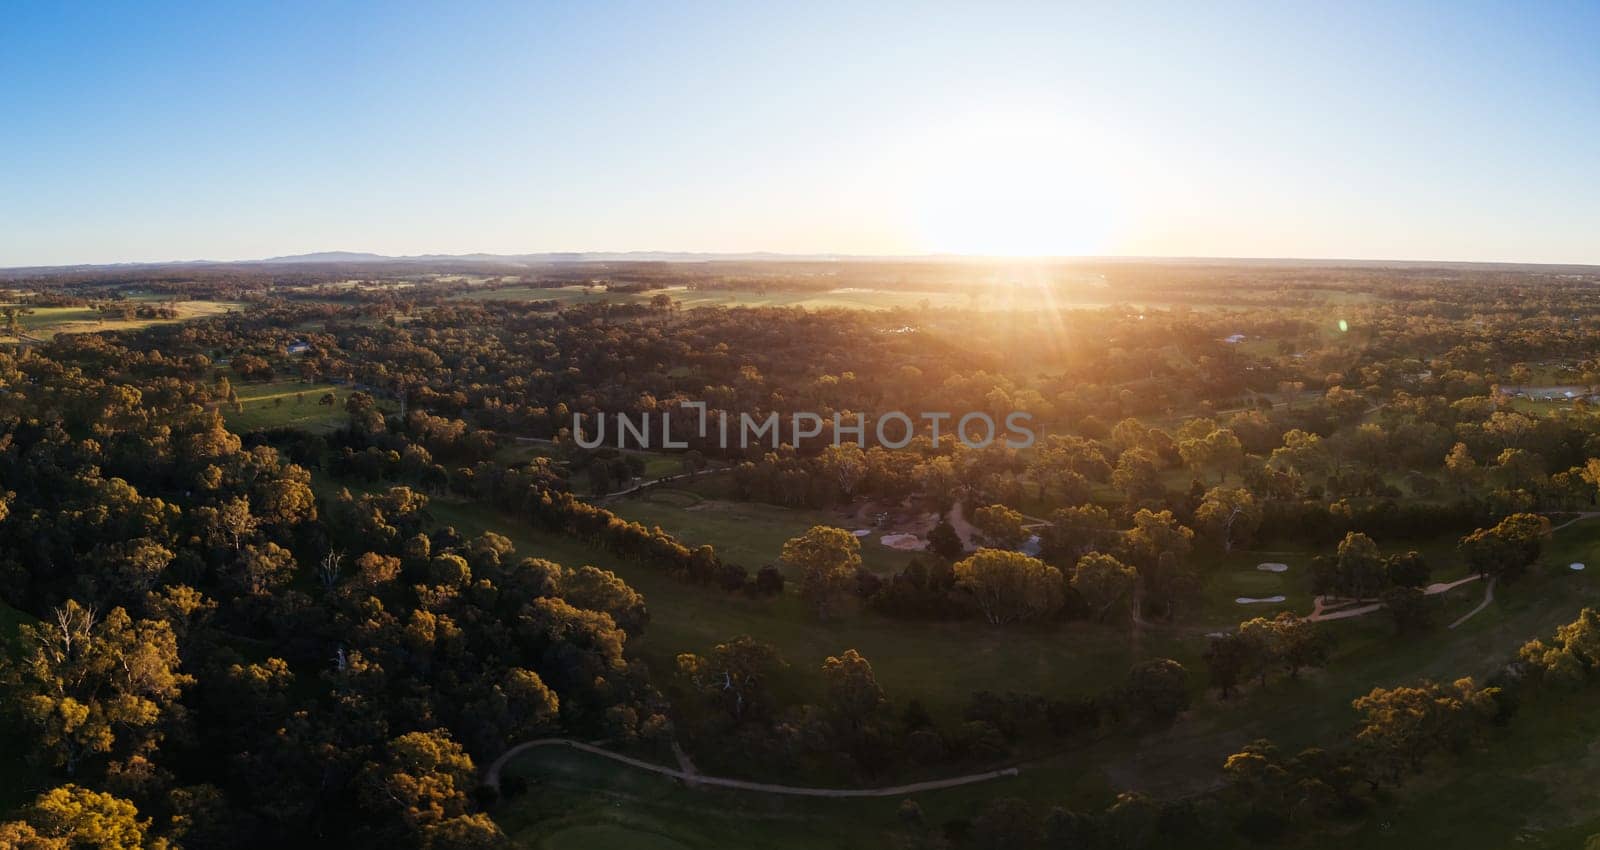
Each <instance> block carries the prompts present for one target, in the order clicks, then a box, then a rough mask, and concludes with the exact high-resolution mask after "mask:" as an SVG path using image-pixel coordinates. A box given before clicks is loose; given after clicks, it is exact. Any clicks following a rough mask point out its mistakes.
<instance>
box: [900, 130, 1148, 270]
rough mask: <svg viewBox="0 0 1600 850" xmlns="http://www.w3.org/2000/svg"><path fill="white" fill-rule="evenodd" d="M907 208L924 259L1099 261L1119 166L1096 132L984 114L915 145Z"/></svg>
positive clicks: (1114, 213) (1113, 216)
mask: <svg viewBox="0 0 1600 850" xmlns="http://www.w3.org/2000/svg"><path fill="white" fill-rule="evenodd" d="M914 159H915V161H916V163H915V168H914V172H913V173H914V174H915V177H914V178H913V185H911V186H909V187H908V192H907V198H908V200H909V201H911V203H912V209H911V210H910V211H909V212H910V213H911V216H912V219H913V222H914V225H913V226H914V228H915V231H916V238H917V240H918V241H919V242H920V243H921V245H922V247H923V249H924V250H928V251H933V252H943V253H957V254H983V255H993V256H1066V255H1084V254H1096V253H1104V252H1106V250H1107V248H1108V247H1109V246H1110V244H1111V237H1112V234H1113V230H1114V228H1115V225H1116V223H1117V219H1118V218H1119V217H1120V215H1121V209H1120V201H1121V197H1122V196H1121V195H1120V194H1119V192H1118V187H1117V183H1118V180H1117V179H1116V178H1117V172H1119V171H1124V169H1123V168H1122V167H1121V166H1123V165H1125V164H1126V163H1125V161H1124V160H1123V159H1122V158H1121V157H1120V155H1119V153H1118V152H1117V151H1115V149H1114V148H1113V147H1112V146H1111V145H1109V144H1108V143H1107V142H1106V141H1105V140H1104V139H1102V138H1100V137H1099V136H1098V135H1097V133H1096V132H1095V131H1094V130H1093V128H1090V127H1087V126H1079V125H1074V124H1073V123H1071V122H1068V121H1065V120H1060V119H1055V118H1051V117H1048V116H1040V115H1033V114H1015V113H1006V114H983V115H975V116H971V117H969V118H967V119H964V120H962V121H961V122H959V123H953V124H951V125H950V126H948V127H947V128H945V129H944V130H943V131H942V132H939V133H937V134H931V135H930V136H928V137H926V138H925V139H923V140H922V141H921V142H920V143H919V145H918V151H917V155H916V156H915V157H914Z"/></svg>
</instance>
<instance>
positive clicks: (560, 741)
mask: <svg viewBox="0 0 1600 850" xmlns="http://www.w3.org/2000/svg"><path fill="white" fill-rule="evenodd" d="M534 747H570V748H572V749H574V750H581V751H583V752H586V753H590V754H592V755H597V756H600V757H601V758H606V759H610V760H612V761H616V762H621V763H623V764H625V765H628V766H629V767H636V768H638V769H640V770H647V771H650V772H651V773H658V774H660V775H662V776H670V777H672V778H673V779H677V780H679V781H682V782H685V783H688V784H691V785H715V786H717V787H720V788H736V789H739V790H741V791H755V792H758V793H762V794H787V795H789V796H792V797H899V796H903V795H906V794H918V793H921V792H923V791H937V790H939V789H941V788H955V787H957V786H960V785H971V784H973V783H976V782H988V781H990V780H992V779H1002V778H1005V777H1007V776H1016V775H1017V769H1016V768H1014V767H1007V768H1002V769H1000V770H991V771H989V772H987V773H969V774H967V775H965V776H952V777H950V778H948V779H930V780H928V781H926V782H913V783H910V784H909V785H892V786H889V787H887V788H804V787H799V786H795V785H772V784H769V783H766V782H746V781H745V780H743V779H724V778H722V777H720V776H706V775H705V774H702V773H698V772H694V771H692V770H688V771H685V770H679V769H676V768H671V767H666V766H663V765H659V764H655V763H653V762H648V761H645V760H643V759H636V758H633V757H632V756H625V755H622V754H621V753H614V752H612V751H610V750H607V749H604V748H602V747H597V746H595V745H594V744H585V743H584V742H582V741H574V740H572V739H570V738H540V739H539V740H536V741H526V742H524V743H521V744H518V745H516V746H514V747H512V748H511V749H509V750H506V751H505V752H503V753H501V754H500V757H499V758H497V759H495V760H494V761H493V762H492V763H491V764H490V765H489V769H488V770H486V771H484V774H483V784H484V785H487V786H489V787H490V788H493V789H495V790H496V791H498V790H500V773H501V771H502V770H504V769H505V766H506V765H507V764H510V763H511V760H512V759H514V758H516V757H517V756H519V755H522V754H523V753H525V752H527V751H528V750H531V749H533V748H534Z"/></svg>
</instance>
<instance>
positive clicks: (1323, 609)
mask: <svg viewBox="0 0 1600 850" xmlns="http://www.w3.org/2000/svg"><path fill="white" fill-rule="evenodd" d="M1479 578H1481V576H1476V575H1471V576H1467V577H1466V578H1463V579H1457V580H1455V581H1448V582H1434V583H1433V584H1430V585H1428V586H1427V587H1425V588H1423V589H1422V595H1424V596H1436V595H1438V594H1440V593H1444V592H1445V591H1449V590H1455V589H1456V588H1458V587H1460V586H1461V585H1463V584H1466V583H1468V582H1474V581H1477V580H1478V579H1479ZM1491 583H1492V582H1491ZM1363 601H1364V600H1361V599H1339V600H1337V601H1334V602H1332V603H1331V604H1330V603H1329V601H1328V597H1326V596H1318V597H1317V598H1315V599H1313V600H1311V613H1310V614H1309V615H1307V616H1306V619H1307V620H1310V621H1311V622H1313V623H1320V622H1323V621H1325V620H1346V619H1349V618H1351V617H1360V616H1363V615H1366V614H1371V613H1372V612H1374V611H1376V610H1378V609H1379V608H1382V607H1383V603H1382V602H1372V603H1369V604H1366V605H1360V604H1359V603H1361V602H1363ZM1484 604H1488V603H1484ZM1345 605H1356V606H1357V607H1354V608H1345V607H1342V606H1345ZM1478 607H1479V608H1482V607H1483V606H1482V605H1480V606H1478ZM1472 613H1473V614H1476V613H1478V612H1477V611H1473V612H1472ZM1467 616H1469V617H1470V616H1472V615H1471V614H1469V615H1467ZM1462 619H1465V617H1463V618H1462ZM1451 628H1455V626H1451Z"/></svg>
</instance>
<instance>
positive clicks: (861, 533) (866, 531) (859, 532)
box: [850, 528, 872, 537]
mask: <svg viewBox="0 0 1600 850" xmlns="http://www.w3.org/2000/svg"><path fill="white" fill-rule="evenodd" d="M850 533H851V534H854V535H855V536H857V537H867V536H869V535H871V534H872V529H870V528H858V529H856V530H855V531H852V532H850Z"/></svg>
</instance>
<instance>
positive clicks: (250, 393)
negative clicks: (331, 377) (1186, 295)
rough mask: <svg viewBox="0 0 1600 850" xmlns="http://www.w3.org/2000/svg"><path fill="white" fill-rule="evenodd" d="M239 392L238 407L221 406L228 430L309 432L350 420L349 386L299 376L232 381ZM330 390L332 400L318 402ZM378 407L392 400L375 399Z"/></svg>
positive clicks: (389, 406) (388, 406)
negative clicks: (305, 379) (323, 402)
mask: <svg viewBox="0 0 1600 850" xmlns="http://www.w3.org/2000/svg"><path fill="white" fill-rule="evenodd" d="M233 391H234V392H236V393H238V394H239V404H240V406H241V408H242V409H240V410H234V409H233V408H232V407H230V406H228V405H223V407H222V418H223V420H224V421H226V422H227V423H228V427H229V428H231V429H232V430H234V431H236V432H239V433H245V432H249V431H255V430H259V429H266V428H285V427H291V428H301V429H304V430H306V431H309V432H312V433H326V432H328V431H332V430H334V429H336V428H338V427H340V426H342V425H344V424H345V423H346V422H348V421H350V415H349V414H348V413H346V412H345V409H344V405H345V402H346V401H347V400H349V398H350V394H351V393H353V392H355V390H354V389H353V388H351V387H341V386H338V385H336V384H327V383H316V384H308V383H305V382H303V381H299V380H284V381H268V382H265V383H260V384H247V383H244V382H242V381H235V382H234V383H233ZM328 393H333V399H334V401H333V404H331V405H327V404H320V403H319V401H320V400H321V398H322V397H323V396H324V395H326V394H328ZM378 407H379V408H381V409H383V410H385V411H391V412H392V411H393V410H394V409H395V405H394V402H392V401H389V400H388V399H378Z"/></svg>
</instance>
